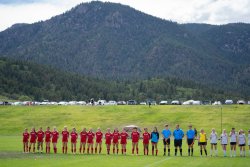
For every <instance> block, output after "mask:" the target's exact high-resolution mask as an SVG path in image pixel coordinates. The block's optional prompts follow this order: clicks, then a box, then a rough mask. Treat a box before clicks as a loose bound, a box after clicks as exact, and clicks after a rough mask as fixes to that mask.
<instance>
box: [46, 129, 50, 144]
mask: <svg viewBox="0 0 250 167" xmlns="http://www.w3.org/2000/svg"><path fill="white" fill-rule="evenodd" d="M50 139H51V131H49V130H47V131H45V142H50Z"/></svg>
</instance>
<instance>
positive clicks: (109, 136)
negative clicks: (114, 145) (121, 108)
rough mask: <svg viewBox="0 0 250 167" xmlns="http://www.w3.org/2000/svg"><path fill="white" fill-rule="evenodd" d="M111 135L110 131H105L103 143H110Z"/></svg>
mask: <svg viewBox="0 0 250 167" xmlns="http://www.w3.org/2000/svg"><path fill="white" fill-rule="evenodd" d="M112 137H113V135H112V134H111V133H105V139H106V142H105V144H111V140H112Z"/></svg>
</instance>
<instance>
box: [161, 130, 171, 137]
mask: <svg viewBox="0 0 250 167" xmlns="http://www.w3.org/2000/svg"><path fill="white" fill-rule="evenodd" d="M161 134H162V135H163V137H164V139H167V138H169V137H170V136H171V131H170V130H169V129H168V130H167V129H164V130H163V131H162V132H161Z"/></svg>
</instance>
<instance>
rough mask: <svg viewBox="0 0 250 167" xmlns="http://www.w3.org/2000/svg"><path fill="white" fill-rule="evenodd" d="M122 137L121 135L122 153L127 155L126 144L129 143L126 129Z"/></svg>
mask: <svg viewBox="0 0 250 167" xmlns="http://www.w3.org/2000/svg"><path fill="white" fill-rule="evenodd" d="M120 137H121V146H122V154H124V155H126V151H127V150H126V145H127V138H128V133H127V132H126V130H125V129H123V130H122V133H121V134H120Z"/></svg>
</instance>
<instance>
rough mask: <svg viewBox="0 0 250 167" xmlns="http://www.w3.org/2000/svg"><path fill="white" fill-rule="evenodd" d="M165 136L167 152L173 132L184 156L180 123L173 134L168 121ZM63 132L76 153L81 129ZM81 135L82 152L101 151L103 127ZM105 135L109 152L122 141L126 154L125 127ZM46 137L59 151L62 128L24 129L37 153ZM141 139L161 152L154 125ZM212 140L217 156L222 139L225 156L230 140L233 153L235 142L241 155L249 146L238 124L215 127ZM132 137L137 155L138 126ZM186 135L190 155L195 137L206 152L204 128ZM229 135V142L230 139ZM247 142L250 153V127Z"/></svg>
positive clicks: (25, 139) (27, 146) (64, 140)
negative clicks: (219, 129) (231, 126)
mask: <svg viewBox="0 0 250 167" xmlns="http://www.w3.org/2000/svg"><path fill="white" fill-rule="evenodd" d="M161 134H162V136H163V144H164V154H163V155H164V156H165V155H166V149H168V156H170V137H171V136H172V135H173V137H174V147H175V156H176V155H177V149H179V151H180V155H181V156H182V140H183V138H184V132H183V130H182V129H180V126H179V125H178V124H177V125H176V128H175V130H174V131H173V134H172V132H171V130H170V129H169V127H168V125H165V129H163V130H162V132H161ZM61 135H62V152H63V153H65V154H67V149H68V139H69V137H70V139H71V152H72V153H73V154H75V153H76V143H77V139H78V133H77V132H76V129H75V128H73V129H72V132H71V133H69V131H68V130H67V127H66V126H65V127H64V129H63V131H62V132H61ZM79 136H80V148H79V152H80V153H85V147H86V144H87V153H88V154H89V153H91V154H93V152H94V148H95V153H97V151H98V153H99V154H100V153H101V151H102V139H103V133H102V131H101V129H100V128H98V129H97V132H96V133H94V132H93V131H92V129H89V131H87V130H86V128H83V130H82V131H81V132H80V134H79ZM104 136H105V144H106V148H107V154H110V149H111V145H112V146H113V154H115V153H116V154H118V152H119V143H120V144H121V153H122V154H126V151H127V150H126V145H127V139H128V137H129V135H128V133H127V132H126V130H125V129H123V131H122V132H121V133H119V131H118V129H117V128H116V129H115V130H114V131H113V132H111V130H110V128H108V129H107V131H106V133H105V134H104ZM44 138H45V144H46V153H50V144H51V141H52V144H53V148H54V153H57V141H58V139H59V132H58V131H57V129H56V128H55V127H54V129H53V131H50V128H49V127H47V130H46V131H45V132H43V130H42V127H40V128H39V131H37V132H36V131H35V128H32V130H31V132H30V133H29V132H28V129H25V131H24V133H23V151H24V152H30V151H31V148H33V153H35V144H36V142H37V150H38V152H42V151H43V141H44ZM142 138H143V139H142V142H143V149H144V155H148V153H149V143H150V141H151V144H152V155H157V154H158V147H157V145H158V141H159V132H158V130H157V128H156V127H155V128H154V129H153V131H152V132H151V133H149V132H148V129H147V128H144V133H143V134H142ZM209 138H210V144H211V152H210V155H211V156H213V155H215V156H217V155H218V151H217V141H218V140H221V146H222V149H223V152H224V156H226V148H227V145H228V144H230V148H231V150H230V156H231V157H232V156H236V145H237V143H238V145H239V147H240V156H245V155H246V153H245V146H246V137H245V134H244V132H243V130H239V132H238V133H237V132H236V131H235V128H232V130H231V131H230V133H229V135H228V134H227V132H226V130H225V129H224V130H223V132H222V134H221V135H220V136H218V135H217V133H216V131H215V129H214V128H213V129H212V132H211V134H210V136H209ZM94 139H95V147H94ZM131 139H132V154H134V152H135V150H136V154H137V155H138V152H139V148H138V142H139V140H140V133H139V132H138V131H137V128H133V131H132V133H131ZM186 139H187V144H188V156H193V146H194V141H195V140H198V145H199V146H200V155H201V156H202V154H203V150H204V152H205V155H206V156H207V149H206V145H207V141H208V138H207V135H206V133H205V132H204V129H201V130H200V133H199V134H198V135H197V133H196V132H195V130H193V129H192V125H189V129H188V130H187V131H186ZM229 139H230V143H229ZM119 141H120V142H119ZM248 146H249V154H250V130H248Z"/></svg>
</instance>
